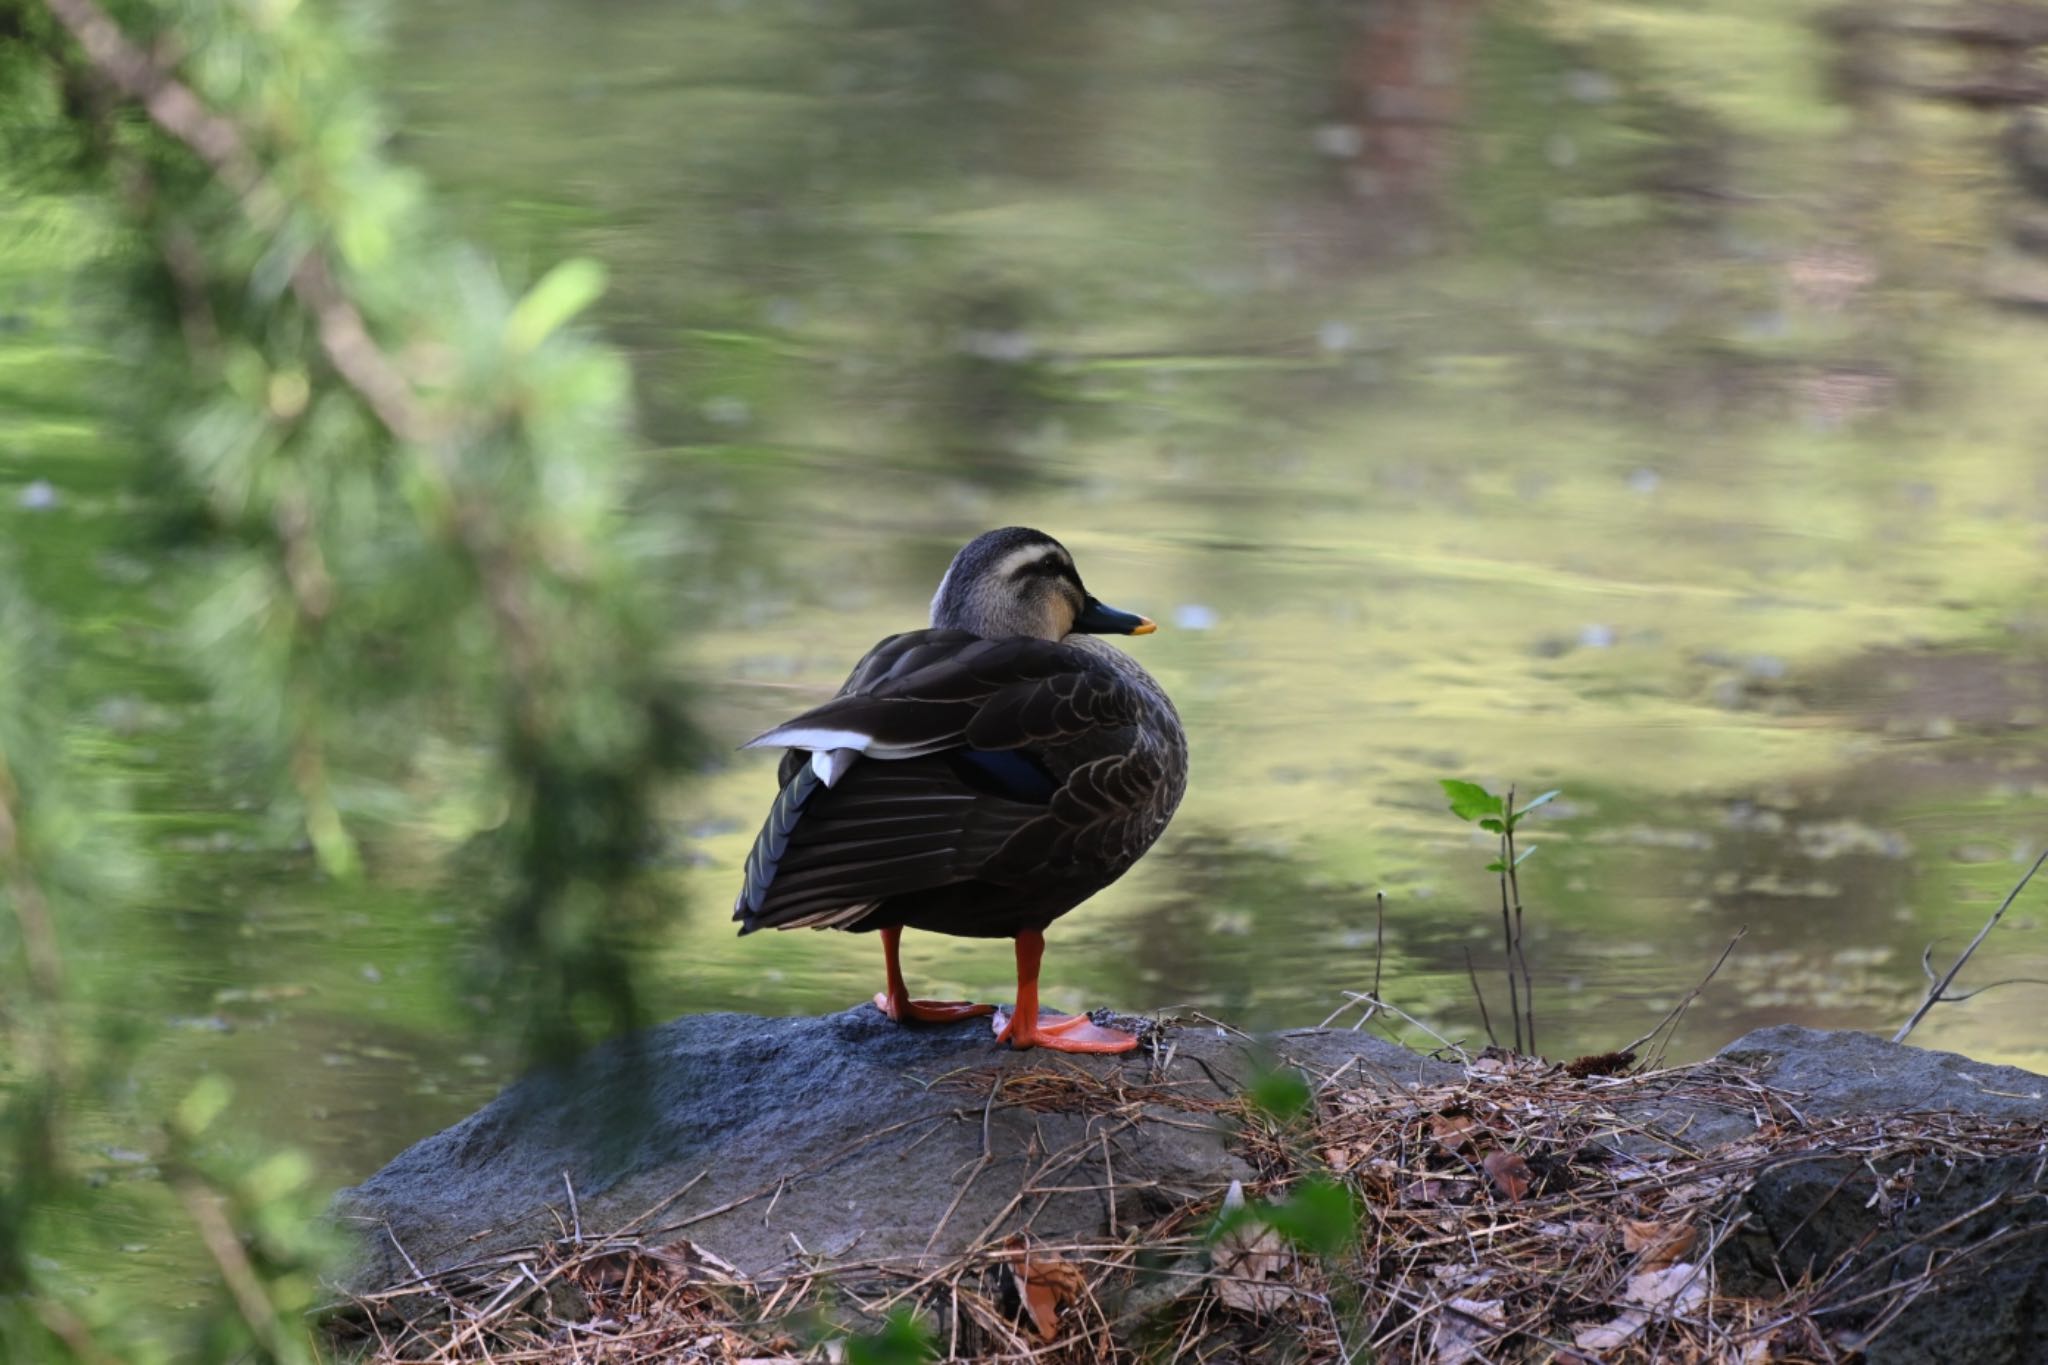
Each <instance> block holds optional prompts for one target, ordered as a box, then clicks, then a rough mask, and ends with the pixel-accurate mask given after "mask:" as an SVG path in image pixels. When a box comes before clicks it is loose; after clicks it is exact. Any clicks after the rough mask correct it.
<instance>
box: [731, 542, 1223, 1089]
mask: <svg viewBox="0 0 2048 1365" xmlns="http://www.w3.org/2000/svg"><path fill="white" fill-rule="evenodd" d="M930 621H931V624H930V625H929V626H928V627H927V628H925V629H923V630H911V631H905V632H903V633H902V634H898V635H891V636H889V637H888V638H887V639H885V640H883V641H882V642H881V643H880V644H877V645H876V646H875V647H874V648H873V649H871V650H869V651H868V652H867V655H866V657H864V658H863V659H861V661H860V662H859V663H858V664H856V665H854V668H853V672H852V673H851V674H850V675H849V676H848V677H847V679H846V683H845V685H844V686H842V687H841V688H840V689H839V691H838V694H837V695H835V696H834V697H833V698H832V700H830V701H828V702H826V703H824V704H823V705H821V706H817V707H813V708H812V709H811V710H809V711H806V712H804V713H803V714H802V715H800V716H796V717H794V718H793V719H790V720H787V721H784V722H783V723H782V724H780V725H778V726H776V727H775V728H773V729H772V730H768V731H766V732H765V733H763V734H761V735H758V736H756V737H755V738H754V739H752V740H750V741H748V743H747V744H746V745H745V746H743V747H745V748H749V749H761V748H779V749H782V750H784V753H783V756H782V761H781V765H780V767H779V768H778V769H777V772H776V781H777V784H778V786H779V791H778V792H777V794H776V796H775V799H774V801H773V802H772V803H771V804H770V806H769V810H768V816H767V819H766V820H765V821H764V822H763V824H762V826H761V833H760V835H759V837H757V838H756V839H755V840H754V845H753V848H752V850H751V851H750V852H749V853H748V855H747V860H746V867H745V872H744V875H743V879H742V885H741V887H740V890H739V894H738V896H737V897H736V898H735V900H734V902H733V919H734V920H736V921H738V922H739V925H740V930H739V932H740V933H741V934H742V935H745V934H751V933H754V932H756V931H758V930H761V929H836V930H840V931H843V932H849V933H874V934H877V935H878V936H879V938H880V940H881V944H882V956H883V973H884V988H883V990H881V991H880V992H878V993H877V994H876V995H875V998H874V1004H875V1008H876V1009H878V1010H880V1011H881V1012H882V1013H883V1014H885V1015H887V1016H888V1017H889V1018H890V1019H892V1020H895V1021H897V1022H898V1023H901V1024H905V1025H915V1024H941V1023H948V1022H953V1021H957V1020H962V1019H970V1018H976V1017H980V1016H992V1027H993V1028H994V1030H995V1034H996V1039H997V1041H998V1042H999V1043H1007V1044H1008V1045H1009V1046H1010V1047H1011V1048H1013V1049H1020V1050H1021V1049H1025V1048H1033V1047H1039V1048H1047V1049H1050V1050H1054V1051H1059V1052H1075V1053H1118V1052H1127V1051H1129V1050H1130V1049H1132V1048H1134V1047H1136V1046H1137V1043H1138V1039H1137V1037H1136V1035H1134V1034H1131V1033H1126V1032H1124V1031H1122V1030H1118V1029H1112V1028H1106V1027H1101V1026H1098V1025H1097V1024H1095V1023H1094V1022H1093V1021H1092V1020H1090V1019H1089V1018H1088V1016H1086V1015H1062V1014H1057V1013H1054V1012H1051V1011H1042V1010H1041V1009H1040V1008H1039V1004H1038V975H1039V964H1040V962H1041V959H1042V958H1043V956H1044V952H1045V931H1046V928H1047V926H1049V925H1050V924H1052V922H1053V921H1054V920H1056V919H1058V918H1060V916H1062V915H1064V914H1066V913H1067V912H1068V911H1069V910H1072V909H1074V908H1075V907H1076V906H1078V905H1080V904H1082V903H1083V902H1084V901H1086V900H1087V899H1088V898H1089V897H1091V896H1093V895H1094V894H1095V893H1096V892H1098V891H1101V890H1102V889H1103V888H1104V887H1106V886H1108V885H1109V884H1110V883H1112V882H1114V881H1115V880H1116V879H1117V878H1119V877H1121V876H1122V875H1123V874H1124V873H1126V872H1128V871H1129V870H1130V869H1131V867H1132V866H1133V865H1134V864H1136V863H1137V861H1138V860H1139V859H1140V858H1142V857H1143V856H1144V855H1145V853H1146V851H1147V850H1149V849H1150V848H1151V847H1152V846H1153V844H1154V843H1156V842H1157V841H1158V839H1159V836H1160V834H1161V833H1162V832H1164V830H1165V829H1166V826H1167V823H1168V821H1170V820H1171V819H1172V818H1173V813H1174V811H1175V809H1176V808H1177V807H1178V806H1179V805H1180V800H1181V797H1182V795H1183V794H1184V793H1185V792H1186V790H1187V775H1188V745H1187V735H1186V733H1185V732H1184V731H1183V729H1182V727H1181V721H1180V716H1179V713H1178V712H1176V711H1175V710H1174V706H1173V702H1172V701H1171V700H1170V699H1169V698H1168V697H1167V695H1166V690H1165V688H1163V687H1161V686H1160V685H1159V683H1158V681H1157V680H1155V679H1154V678H1153V677H1152V675H1151V674H1149V673H1147V672H1146V671H1145V669H1144V668H1143V667H1142V666H1141V665H1140V664H1139V663H1138V661H1137V660H1136V659H1135V658H1133V657H1132V656H1131V655H1130V654H1128V653H1126V652H1125V651H1124V650H1122V649H1120V648H1118V647H1117V646H1115V645H1113V644H1110V643H1109V642H1108V641H1107V640H1106V639H1104V638H1102V637H1105V636H1114V635H1125V636H1140V635H1150V634H1152V633H1153V632H1154V631H1155V630H1156V629H1157V627H1156V626H1155V625H1154V623H1153V622H1152V621H1151V619H1150V618H1148V617H1145V616H1141V615H1139V614H1137V613H1135V612H1129V611H1123V610H1120V609H1118V608H1116V607H1111V606H1108V605H1106V604H1104V603H1103V602H1102V601H1101V600H1100V599H1098V598H1097V597H1095V596H1094V595H1093V594H1092V593H1090V592H1089V591H1088V589H1087V587H1086V585H1084V584H1083V583H1082V581H1081V575H1080V572H1079V570H1078V569H1076V568H1075V565H1074V557H1073V555H1072V554H1071V553H1069V552H1068V550H1067V548H1066V546H1064V545H1062V544H1060V542H1059V541H1057V540H1055V539H1053V537H1051V536H1049V535H1047V534H1046V533H1045V532H1043V531H1038V530H1034V529H1032V528H1030V527H1026V526H1007V527H1003V528H1001V529H1000V530H994V531H989V532H987V533H985V534H983V535H980V536H977V537H975V538H974V539H973V540H971V541H969V542H968V543H967V544H966V545H965V546H963V547H962V548H961V550H960V552H959V553H958V554H956V555H954V556H953V560H952V563H951V564H950V565H949V566H948V567H947V569H946V572H945V575H944V576H943V577H942V578H940V580H939V586H938V590H937V591H936V592H935V593H934V594H933V595H932V601H931V612H930ZM905 929H917V930H921V931H924V932H927V933H937V934H950V935H954V936H956V937H963V938H1008V939H1012V940H1014V941H1015V946H1016V959H1017V995H1016V1003H1015V1008H1014V1009H1012V1010H1010V1011H1007V1012H1005V1011H1002V1010H999V1009H998V1008H997V1007H995V1006H993V1005H988V1004H977V1003H974V1002H971V1001H962V1000H916V999H912V998H911V995H910V992H909V990H908V988H907V987H906V986H905V984H904V980H903V971H902V965H901V960H900V945H901V942H902V937H903V931H904V930H905Z"/></svg>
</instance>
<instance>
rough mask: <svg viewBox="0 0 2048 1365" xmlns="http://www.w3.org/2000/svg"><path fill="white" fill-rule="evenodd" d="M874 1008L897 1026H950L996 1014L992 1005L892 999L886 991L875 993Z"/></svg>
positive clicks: (905, 998) (951, 1001)
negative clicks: (964, 1020)
mask: <svg viewBox="0 0 2048 1365" xmlns="http://www.w3.org/2000/svg"><path fill="white" fill-rule="evenodd" d="M875 1008H876V1009H878V1010H880V1011H881V1012H882V1013H884V1014H886V1015H888V1016H889V1017H890V1018H891V1019H894V1020H895V1021H896V1022H897V1023H899V1024H951V1023H955V1022H957V1021H959V1020H961V1019H978V1018H980V1017H981V1016H982V1015H984V1014H994V1013H995V1012H996V1007H995V1006H994V1005H977V1004H975V1003H974V1002H973V1001H971V1000H912V999H910V998H909V997H907V996H906V997H904V998H902V999H894V998H891V996H890V995H889V992H887V991H876V992H875Z"/></svg>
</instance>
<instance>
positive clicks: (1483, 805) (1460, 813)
mask: <svg viewBox="0 0 2048 1365" xmlns="http://www.w3.org/2000/svg"><path fill="white" fill-rule="evenodd" d="M1439 785H1441V786H1442V787H1443V789H1444V795H1445V796H1448V797H1450V798H1451V814H1453V815H1455V816H1457V817H1458V818H1459V819H1460V820H1476V819H1478V818H1479V817H1480V816H1482V815H1499V814H1500V798H1499V797H1498V796H1495V795H1494V794H1493V793H1492V792H1490V791H1488V790H1487V789H1486V788H1484V787H1482V786H1480V785H1479V784H1478V783H1477V782H1460V781H1459V780H1458V779H1457V778H1455V777H1446V778H1441V779H1439Z"/></svg>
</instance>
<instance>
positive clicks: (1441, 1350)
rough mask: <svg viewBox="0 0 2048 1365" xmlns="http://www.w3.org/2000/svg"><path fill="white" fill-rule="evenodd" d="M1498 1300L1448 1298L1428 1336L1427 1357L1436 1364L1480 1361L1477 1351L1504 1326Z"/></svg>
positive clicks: (1460, 1363) (1449, 1364) (1479, 1352)
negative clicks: (1449, 1299)
mask: <svg viewBox="0 0 2048 1365" xmlns="http://www.w3.org/2000/svg"><path fill="white" fill-rule="evenodd" d="M1500 1305H1501V1301H1500V1300H1499V1299H1452V1300H1451V1301H1450V1302H1449V1303H1448V1304H1446V1305H1445V1306H1444V1310H1445V1311H1441V1312H1439V1313H1438V1314H1437V1315H1436V1326H1435V1328H1434V1329H1433V1331H1432V1333H1431V1337H1430V1359H1432V1360H1434V1361H1436V1362H1437V1365H1467V1363H1468V1362H1470V1361H1484V1360H1485V1359H1486V1357H1485V1356H1484V1355H1482V1354H1481V1351H1482V1350H1483V1348H1484V1347H1485V1346H1486V1345H1487V1343H1488V1342H1490V1341H1492V1340H1493V1339H1494V1338H1495V1337H1496V1336H1498V1335H1500V1333H1501V1331H1502V1330H1503V1329H1504V1328H1506V1326H1507V1319H1506V1317H1504V1316H1503V1315H1502V1313H1501V1311H1500Z"/></svg>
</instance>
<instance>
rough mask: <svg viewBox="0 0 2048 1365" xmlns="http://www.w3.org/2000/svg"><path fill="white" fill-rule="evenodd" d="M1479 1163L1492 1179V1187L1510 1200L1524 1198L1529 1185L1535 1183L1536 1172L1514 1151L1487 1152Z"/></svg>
mask: <svg viewBox="0 0 2048 1365" xmlns="http://www.w3.org/2000/svg"><path fill="white" fill-rule="evenodd" d="M1479 1165H1480V1167H1481V1168H1482V1169H1484V1170H1485V1172H1486V1174H1487V1176H1488V1178H1489V1179H1491V1180H1492V1181H1493V1187H1494V1188H1495V1189H1496V1190H1499V1191H1500V1193H1501V1197H1502V1198H1504V1199H1507V1200H1509V1201H1511V1202H1512V1201H1518V1200H1521V1199H1523V1198H1525V1197H1526V1196H1527V1195H1528V1193H1529V1187H1530V1186H1531V1185H1533V1184H1535V1183H1536V1173H1535V1172H1534V1171H1532V1170H1530V1169H1529V1163H1528V1162H1526V1161H1524V1160H1523V1159H1522V1158H1521V1156H1520V1155H1519V1154H1517V1153H1515V1152H1509V1151H1499V1152H1488V1153H1487V1154H1486V1159H1485V1160H1484V1161H1482V1162H1480V1163H1479Z"/></svg>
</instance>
